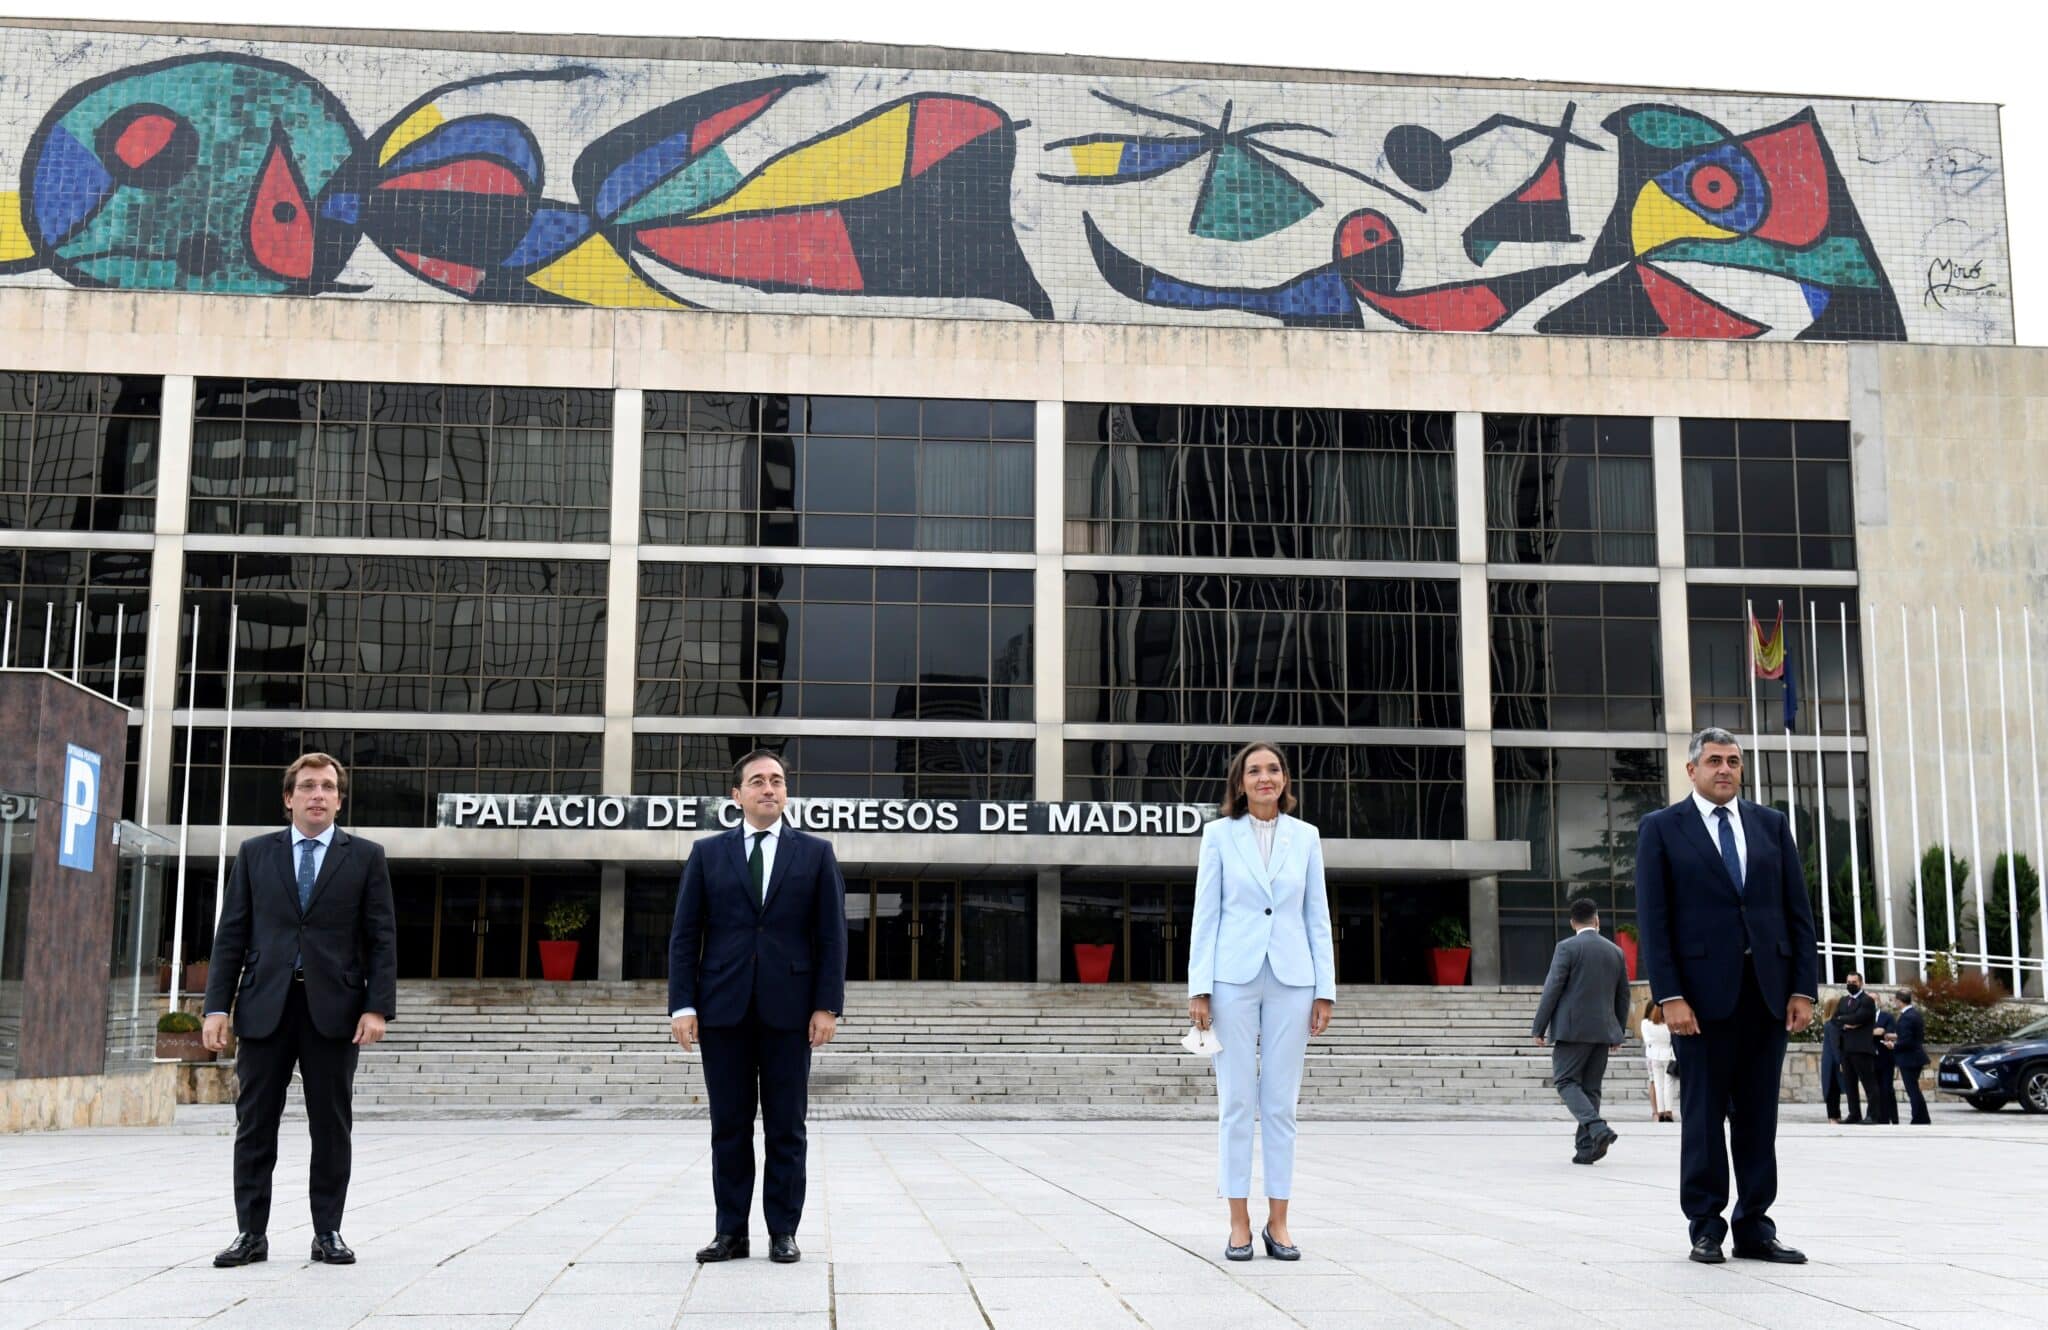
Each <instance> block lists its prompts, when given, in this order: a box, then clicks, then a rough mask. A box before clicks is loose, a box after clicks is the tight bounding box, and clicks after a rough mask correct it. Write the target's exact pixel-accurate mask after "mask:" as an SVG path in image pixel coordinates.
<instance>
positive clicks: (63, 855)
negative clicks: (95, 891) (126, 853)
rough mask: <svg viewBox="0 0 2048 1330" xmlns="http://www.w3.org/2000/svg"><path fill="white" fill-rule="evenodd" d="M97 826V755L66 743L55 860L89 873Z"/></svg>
mask: <svg viewBox="0 0 2048 1330" xmlns="http://www.w3.org/2000/svg"><path fill="white" fill-rule="evenodd" d="M99 828H100V755H99V754H98V753H95V752H93V751H91V750H90V749H85V748H80V747H79V746H78V745H77V744H66V745H64V831H63V835H62V836H61V837H60V839H59V841H58V844H57V863H58V864H59V865H60V866H61V867H64V868H76V869H78V870H79V871H80V872H83V873H90V872H91V871H92V862H93V858H92V856H93V848H94V844H95V842H96V841H97V840H98V839H99Z"/></svg>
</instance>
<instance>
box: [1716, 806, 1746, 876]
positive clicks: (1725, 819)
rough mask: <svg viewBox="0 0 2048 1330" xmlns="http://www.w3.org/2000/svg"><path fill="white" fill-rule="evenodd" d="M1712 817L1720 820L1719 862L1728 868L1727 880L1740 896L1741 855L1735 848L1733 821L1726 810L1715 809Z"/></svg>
mask: <svg viewBox="0 0 2048 1330" xmlns="http://www.w3.org/2000/svg"><path fill="white" fill-rule="evenodd" d="M1714 816H1715V817H1718V818H1720V819H1721V862H1722V863H1723V864H1726V865H1727V866H1728V880H1729V881H1730V882H1733V883H1734V884H1735V894H1736V895H1738V896H1739V895H1741V894H1742V854H1741V852H1740V851H1738V850H1737V849H1736V848H1735V819H1734V818H1733V817H1731V816H1729V813H1728V810H1727V809H1726V808H1725V807H1723V808H1716V809H1715V810H1714Z"/></svg>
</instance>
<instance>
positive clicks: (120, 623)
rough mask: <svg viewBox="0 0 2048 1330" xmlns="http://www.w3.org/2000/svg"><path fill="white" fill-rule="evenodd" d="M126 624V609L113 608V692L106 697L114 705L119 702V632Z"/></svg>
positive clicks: (122, 607)
mask: <svg viewBox="0 0 2048 1330" xmlns="http://www.w3.org/2000/svg"><path fill="white" fill-rule="evenodd" d="M127 622H128V607H127V606H126V605H116V606H114V683H113V691H112V692H111V693H109V694H107V696H109V697H111V698H113V699H114V702H115V704H116V705H119V704H120V701H121V630H122V629H123V628H124V627H126V626H127Z"/></svg>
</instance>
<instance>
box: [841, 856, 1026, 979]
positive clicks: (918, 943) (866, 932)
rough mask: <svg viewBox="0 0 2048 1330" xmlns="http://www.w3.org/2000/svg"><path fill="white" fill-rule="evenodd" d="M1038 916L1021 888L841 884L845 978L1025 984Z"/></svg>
mask: <svg viewBox="0 0 2048 1330" xmlns="http://www.w3.org/2000/svg"><path fill="white" fill-rule="evenodd" d="M1036 917H1037V914H1036V910H1035V909H1034V908H1033V904H1032V887H1031V884H1029V883H1025V882H957V881H937V882H926V881H910V880H907V879H903V878H875V879H872V880H868V879H861V878H855V879H854V880H852V881H850V882H848V883H847V884H846V918H847V930H846V942H847V951H846V977H847V978H848V979H852V980H862V979H917V980H925V979H940V980H969V981H972V980H1010V981H1015V980H1020V979H1030V978H1032V976H1033V973H1034V967H1035V965H1036V963H1037V935H1036V923H1035V920H1036Z"/></svg>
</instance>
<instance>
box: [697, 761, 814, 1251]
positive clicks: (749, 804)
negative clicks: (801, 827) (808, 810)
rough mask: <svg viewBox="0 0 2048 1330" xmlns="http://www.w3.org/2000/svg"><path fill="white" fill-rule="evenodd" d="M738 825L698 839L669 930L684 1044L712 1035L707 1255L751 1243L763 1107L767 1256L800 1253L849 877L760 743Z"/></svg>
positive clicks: (742, 787) (707, 1056)
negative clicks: (815, 1096)
mask: <svg viewBox="0 0 2048 1330" xmlns="http://www.w3.org/2000/svg"><path fill="white" fill-rule="evenodd" d="M732 783H733V791H732V798H733V802H734V803H736V804H738V805H739V808H740V813H741V822H740V825H739V826H738V827H735V828H734V829H733V830H731V831H728V832H725V833H723V834H721V835H717V836H709V837H706V838H705V839H703V840H700V841H698V842H697V843H696V844H695V845H694V846H692V847H691V848H690V859H689V862H688V863H686V864H685V865H684V866H683V886H682V891H681V892H680V893H679V894H678V895H677V897H676V919H675V927H674V928H673V929H672V930H671V932H670V934H669V943H668V1007H669V1020H670V1026H671V1029H672V1030H673V1032H674V1034H675V1039H676V1042H677V1043H678V1044H681V1045H682V1046H683V1051H684V1052H686V1053H687V1052H689V1051H690V1050H691V1049H692V1048H693V1047H695V1046H696V1045H697V1044H698V1043H700V1042H701V1043H702V1044H703V1046H704V1092H705V1095H706V1096H707V1097H708V1098H709V1099H710V1100H711V1190H712V1194H713V1196H714V1197H715V1198H716V1199H717V1203H718V1228H717V1232H716V1233H715V1234H714V1235H713V1237H712V1239H711V1243H710V1245H709V1246H707V1247H705V1248H703V1249H702V1250H701V1251H699V1252H698V1253H697V1259H698V1260H699V1261H730V1260H736V1259H738V1258H741V1257H744V1256H747V1255H749V1254H750V1253H749V1251H748V1242H747V1216H748V1215H749V1213H750V1212H751V1211H752V1210H753V1203H754V1111H755V1108H756V1107H757V1106H758V1107H759V1109H760V1114H761V1126H762V1132H763V1135H764V1136H765V1138H766V1141H767V1154H768V1159H767V1169H766V1177H765V1178H764V1179H763V1182H762V1187H761V1217H762V1218H763V1219H764V1220H766V1221H767V1226H768V1238H769V1247H768V1259H769V1260H771V1261H776V1262H779V1263H782V1264H788V1263H790V1262H793V1261H797V1260H801V1259H802V1253H801V1252H799V1251H798V1250H797V1245H796V1230H797V1224H798V1222H799V1221H800V1220H802V1218H803V1213H804V1153H805V1138H804V1108H805V1101H806V1098H807V1096H808V1093H809V1090H810V1079H811V1050H812V1049H814V1048H822V1047H823V1046H824V1045H826V1044H828V1043H830V1042H831V1041H832V1036H833V1035H834V1034H835V1033H837V1032H838V1028H839V1014H840V1012H841V1010H842V1009H843V1008H844V1005H845V996H846V883H845V881H844V880H843V879H842V878H841V877H840V876H839V861H838V860H837V859H836V858H834V857H833V854H832V846H831V845H830V844H829V843H827V842H826V841H824V840H822V839H820V838H819V837H816V836H807V835H805V834H804V833H803V832H801V831H798V830H797V829H796V828H795V827H792V826H788V825H786V824H785V823H784V822H783V821H782V810H783V808H784V806H785V805H787V804H788V802H789V778H788V773H787V771H786V770H785V768H784V767H783V765H782V759H781V758H780V757H778V756H777V755H776V754H774V753H773V752H770V751H768V750H767V749H756V750H755V751H753V752H751V753H749V754H747V755H746V756H745V757H743V758H741V759H740V760H739V763H738V765H736V766H735V767H734V768H733V776H732Z"/></svg>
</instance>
